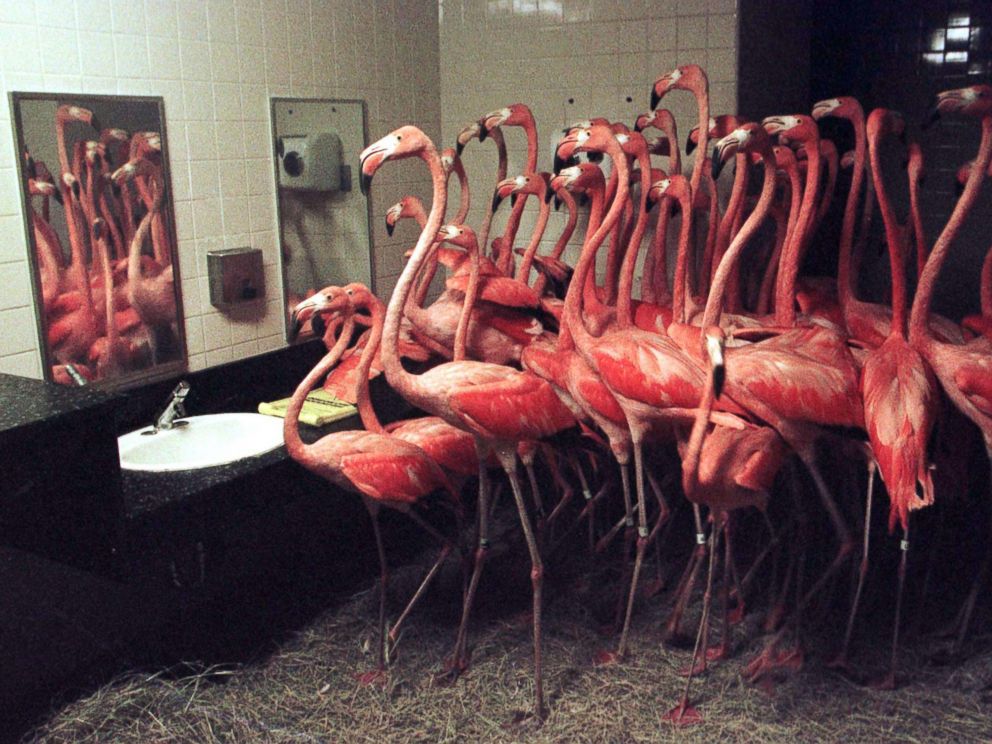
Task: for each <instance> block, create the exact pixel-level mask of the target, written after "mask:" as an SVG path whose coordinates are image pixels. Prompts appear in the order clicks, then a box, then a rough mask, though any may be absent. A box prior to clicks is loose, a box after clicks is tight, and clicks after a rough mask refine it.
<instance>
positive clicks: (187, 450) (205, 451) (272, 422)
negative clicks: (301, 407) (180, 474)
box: [117, 413, 283, 473]
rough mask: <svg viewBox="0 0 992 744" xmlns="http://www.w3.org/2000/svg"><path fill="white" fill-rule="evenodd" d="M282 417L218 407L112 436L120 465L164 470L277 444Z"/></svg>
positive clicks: (267, 449) (230, 459)
mask: <svg viewBox="0 0 992 744" xmlns="http://www.w3.org/2000/svg"><path fill="white" fill-rule="evenodd" d="M282 442H283V439H282V419H280V418H275V417H273V416H263V415H262V414H260V413H217V414H211V415H207V416H190V417H187V418H183V419H177V420H176V426H175V428H172V429H159V431H158V432H155V429H154V427H151V426H149V427H147V428H145V429H138V430H137V431H132V432H130V433H128V434H125V435H123V436H121V437H118V439H117V448H118V450H119V451H120V458H121V468H123V469H124V470H144V471H148V472H155V473H163V472H171V471H176V470H196V469H198V468H209V467H213V466H215V465H224V464H225V463H229V462H234V461H235V460H240V459H242V458H245V457H253V456H255V455H262V454H265V453H266V452H271V451H272V450H274V449H276V448H277V447H279V446H280V445H281V444H282Z"/></svg>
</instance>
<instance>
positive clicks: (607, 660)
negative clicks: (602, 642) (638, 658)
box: [592, 650, 627, 666]
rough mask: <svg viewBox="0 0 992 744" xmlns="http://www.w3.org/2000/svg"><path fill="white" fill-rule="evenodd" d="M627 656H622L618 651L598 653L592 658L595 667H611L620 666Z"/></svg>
mask: <svg viewBox="0 0 992 744" xmlns="http://www.w3.org/2000/svg"><path fill="white" fill-rule="evenodd" d="M626 658H627V655H626V654H624V655H623V656H621V655H620V654H619V653H617V652H616V651H605V650H604V651H597V652H596V653H595V654H594V655H593V657H592V663H593V666H609V665H611V664H619V663H620V662H622V661H623V660H624V659H626Z"/></svg>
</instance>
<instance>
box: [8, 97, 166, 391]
mask: <svg viewBox="0 0 992 744" xmlns="http://www.w3.org/2000/svg"><path fill="white" fill-rule="evenodd" d="M74 122H78V123H79V124H81V125H84V126H85V127H87V128H89V129H90V130H92V131H93V132H96V133H97V134H98V139H88V138H87V137H78V138H75V139H74V141H73V142H72V143H71V145H70V144H69V143H68V142H67V135H66V128H67V127H69V126H70V125H72V124H73V123H74ZM55 139H56V145H57V147H58V157H59V169H60V172H59V175H58V178H57V179H56V178H54V177H53V175H52V173H51V172H50V171H49V169H48V168H47V166H46V165H45V163H44V162H43V161H42V160H39V159H36V158H33V157H32V156H31V153H30V152H29V151H28V150H27V148H25V150H24V153H23V157H24V173H25V175H26V181H27V182H26V184H25V188H26V199H25V203H26V205H27V213H28V220H29V222H30V229H31V232H32V236H33V238H34V241H33V242H34V249H35V254H36V258H37V266H38V277H39V280H40V288H41V302H42V312H43V315H44V324H43V325H44V329H45V334H46V338H45V342H46V346H47V348H48V349H49V352H50V361H51V362H52V376H53V379H54V380H55V381H56V382H60V383H63V384H73V381H75V382H76V383H79V384H85V382H88V381H93V380H101V379H104V378H106V377H116V376H119V375H123V374H127V373H129V372H133V371H137V370H140V369H144V368H147V367H149V366H151V365H152V364H157V363H159V362H163V361H168V360H169V359H171V358H175V359H178V358H179V355H178V352H177V349H178V335H177V333H178V331H177V318H178V315H177V312H176V293H175V287H174V285H175V280H174V275H173V266H172V240H171V237H170V233H169V231H168V228H167V222H166V219H167V218H166V217H165V215H164V213H163V199H164V197H165V179H164V175H163V165H162V144H161V137H160V135H159V133H158V132H150V131H141V132H135V133H134V134H130V135H129V134H128V132H126V131H124V130H123V129H118V128H106V129H102V130H101V128H100V125H99V123H98V122H97V120H96V118H95V117H94V116H93V112H92V111H90V110H89V109H86V108H83V107H81V106H76V105H72V104H63V105H61V106H59V107H58V109H57V111H56V114H55ZM70 156H71V160H70ZM115 166H116V168H115ZM36 199H40V203H41V206H40V213H39V210H38V209H36V208H35V200H36ZM52 199H55V200H56V201H57V202H58V203H59V204H60V205H61V206H62V211H63V212H64V224H65V227H66V231H65V234H66V235H67V236H68V242H69V251H68V253H66V251H65V248H64V246H63V245H62V240H61V238H60V237H59V232H58V231H57V230H56V229H55V228H53V224H57V223H60V222H61V216H59V215H56V213H55V212H54V210H53V209H52V206H51V203H50V201H51V200H52ZM108 287H110V288H111V289H110V291H108V290H107V288H108Z"/></svg>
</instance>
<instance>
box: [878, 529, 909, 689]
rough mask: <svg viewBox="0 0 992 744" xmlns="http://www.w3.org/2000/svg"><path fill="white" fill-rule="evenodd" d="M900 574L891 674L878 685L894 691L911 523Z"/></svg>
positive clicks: (904, 538)
mask: <svg viewBox="0 0 992 744" xmlns="http://www.w3.org/2000/svg"><path fill="white" fill-rule="evenodd" d="M899 552H900V553H901V555H900V556H899V574H898V579H897V580H898V584H897V586H896V617H895V620H894V621H893V629H892V660H891V665H890V667H889V673H888V674H887V675H886V676H885V677H883V678H882V680H881V681H880V682H879V683H878V685H876V686H877V687H879V688H881V689H883V690H894V689H895V688H896V684H897V682H896V668H897V666H898V654H899V624H900V621H901V620H902V595H903V588H904V587H905V585H906V564H907V562H908V560H909V521H908V520H907V522H906V529H905V530H904V531H903V535H902V540H901V541H900V543H899Z"/></svg>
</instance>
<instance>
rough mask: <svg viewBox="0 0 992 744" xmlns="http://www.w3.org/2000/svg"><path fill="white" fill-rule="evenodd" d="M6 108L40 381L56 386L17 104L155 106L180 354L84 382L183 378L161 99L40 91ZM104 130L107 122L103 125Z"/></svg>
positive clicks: (113, 384) (182, 330) (185, 356)
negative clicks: (24, 247) (30, 292)
mask: <svg viewBox="0 0 992 744" xmlns="http://www.w3.org/2000/svg"><path fill="white" fill-rule="evenodd" d="M7 97H8V101H9V104H10V114H11V123H12V125H13V126H12V129H13V132H14V147H15V148H16V149H15V153H14V159H15V160H16V161H17V179H18V180H17V183H18V192H19V193H20V200H21V221H22V223H23V225H24V235H25V237H26V240H27V250H28V256H27V258H28V263H29V264H30V266H31V290H32V293H33V297H32V299H33V300H34V315H35V324H36V327H37V331H38V348H39V351H40V352H41V364H42V376H43V379H44V380H45V381H46V382H53V383H54V382H55V381H54V379H53V378H52V365H53V364H54V358H53V357H52V354H51V350H50V349H49V348H48V344H47V343H46V341H45V338H46V329H45V317H44V311H43V310H42V304H41V272H40V267H39V266H38V261H37V259H36V253H37V251H36V248H35V245H34V231H33V230H32V228H31V219H30V217H29V216H28V215H29V212H28V206H29V205H28V199H29V198H30V197H29V196H28V193H27V189H26V187H25V184H26V182H27V180H26V179H27V174H26V173H25V172H24V158H23V157H22V153H23V152H24V147H25V142H24V127H23V122H22V119H21V102H23V101H55V102H56V103H57V104H58V105H61V104H62V103H78V104H79V105H80V106H84V107H86V108H90V107H91V104H99V103H103V102H108V101H116V102H124V103H129V102H131V103H146V104H154V105H155V106H156V107H157V108H158V115H159V120H160V121H161V127H160V131H159V135H160V138H161V145H162V179H163V182H164V189H165V194H164V195H163V197H162V198H163V203H164V204H166V205H167V206H168V219H167V220H165V222H166V223H167V224H166V226H165V229H166V232H167V234H168V236H169V241H170V243H171V251H172V271H173V277H174V280H173V281H174V284H175V295H176V331H177V335H178V336H179V344H180V347H181V349H182V356H181V358H179V359H176V360H174V361H170V362H163V363H161V364H157V365H154V366H151V367H147V368H145V369H142V370H137V371H135V372H130V373H126V374H122V375H119V376H117V377H109V378H104V379H102V380H94V381H93V382H90V383H87V385H92V386H93V387H94V388H100V389H108V390H113V389H125V388H131V387H136V386H137V385H140V384H143V383H146V382H156V381H159V380H163V379H166V378H170V377H175V376H176V375H180V374H184V373H185V372H187V371H188V369H189V348H188V347H187V344H186V315H185V313H184V311H183V293H182V290H181V288H182V272H181V267H180V266H179V240H178V237H177V233H176V210H175V204H174V203H173V200H172V168H171V166H170V161H169V145H168V141H169V137H168V132H167V128H166V120H165V99H164V98H163V97H162V96H132V95H117V94H105V95H100V94H89V93H49V92H41V91H27V92H26V91H11V92H10V93H8V96H7ZM103 123H104V124H105V125H106V124H108V123H111V122H103ZM111 124H112V123H111Z"/></svg>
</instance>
